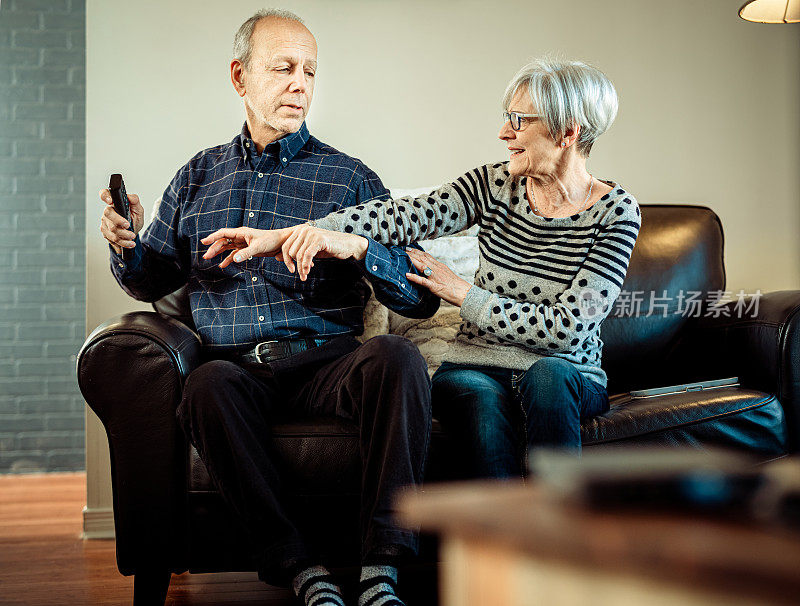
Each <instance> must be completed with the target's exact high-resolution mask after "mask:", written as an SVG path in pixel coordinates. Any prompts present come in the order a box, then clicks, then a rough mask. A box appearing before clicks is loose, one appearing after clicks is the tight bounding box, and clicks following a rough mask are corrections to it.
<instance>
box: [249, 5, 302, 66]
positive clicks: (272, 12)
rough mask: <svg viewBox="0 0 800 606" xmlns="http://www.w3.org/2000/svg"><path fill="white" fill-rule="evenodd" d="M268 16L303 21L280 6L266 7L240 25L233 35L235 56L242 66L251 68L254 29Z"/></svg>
mask: <svg viewBox="0 0 800 606" xmlns="http://www.w3.org/2000/svg"><path fill="white" fill-rule="evenodd" d="M267 17H277V18H278V19H286V20H287V21H297V22H298V23H302V22H303V20H302V19H301V18H300V17H298V16H297V15H295V14H294V13H293V12H291V11H285V10H281V9H279V8H265V9H262V10H260V11H258V12H257V13H256V14H255V15H253V16H252V17H250V18H249V19H248V20H247V21H245V22H244V23H242V25H241V26H240V27H239V31H237V32H236V35H235V36H234V37H233V58H234V60H235V61H238V62H239V63H241V64H242V67H244V68H245V69H250V57H251V55H252V54H253V44H252V38H253V30H254V29H255V28H256V23H258V22H259V21H261V20H262V19H266V18H267Z"/></svg>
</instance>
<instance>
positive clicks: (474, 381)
mask: <svg viewBox="0 0 800 606" xmlns="http://www.w3.org/2000/svg"><path fill="white" fill-rule="evenodd" d="M432 400H433V414H434V417H436V418H438V419H439V420H440V421H442V422H443V423H448V424H451V425H452V424H458V425H467V426H470V427H472V428H474V429H475V430H480V429H483V430H486V431H489V432H491V431H493V430H494V428H495V427H497V426H498V425H499V424H502V425H505V424H507V423H508V416H509V410H508V406H509V403H508V397H507V394H506V393H505V392H504V390H503V389H502V387H501V386H500V385H499V384H498V383H497V382H496V381H494V380H493V379H491V378H489V377H487V376H486V375H484V374H483V373H481V372H478V371H475V370H467V369H463V370H458V371H454V372H445V373H440V374H437V375H435V376H434V378H433V386H432Z"/></svg>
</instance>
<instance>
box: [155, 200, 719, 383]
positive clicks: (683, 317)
mask: <svg viewBox="0 0 800 606" xmlns="http://www.w3.org/2000/svg"><path fill="white" fill-rule="evenodd" d="M641 210H642V228H641V231H640V233H639V239H638V240H637V242H636V246H635V248H634V250H633V255H632V257H631V262H630V266H629V268H628V274H627V277H626V278H625V282H624V283H623V293H622V295H621V296H620V298H619V299H618V300H617V303H616V305H615V307H614V309H613V310H612V312H611V314H610V315H609V317H608V318H606V320H605V321H604V322H603V326H602V329H601V338H602V339H603V342H604V347H603V361H602V365H603V368H604V369H605V370H606V373H607V374H608V377H609V392H610V393H617V392H620V391H628V390H629V389H635V388H637V387H653V386H657V385H668V384H671V383H672V382H675V380H676V379H675V377H676V376H680V369H679V367H680V360H679V359H675V357H676V356H680V355H681V352H680V346H681V344H682V343H683V342H684V336H685V334H686V333H687V329H691V326H692V324H693V323H694V322H696V320H697V318H696V317H693V314H694V313H695V312H694V311H692V313H681V310H682V309H683V308H684V307H686V305H685V303H686V299H687V297H691V296H694V298H695V300H696V299H698V297H697V293H700V297H699V299H700V300H701V301H702V302H703V306H702V310H697V311H699V313H700V314H701V315H702V314H703V313H705V309H706V307H707V301H708V295H709V293H713V292H715V291H723V290H724V289H725V267H724V265H723V256H722V255H723V232H722V225H721V223H720V220H719V217H717V215H716V214H715V213H714V211H712V210H711V209H710V208H706V207H704V206H689V205H677V204H643V205H641ZM467 237H468V236H467ZM451 239H452V238H451ZM423 246H424V243H423ZM475 250H476V251H477V247H475ZM432 252H433V251H432ZM634 293H635V294H634ZM693 293H695V294H694V295H693ZM628 295H630V297H631V300H633V298H634V296H635V297H637V298H639V299H641V303H640V305H639V309H638V310H637V311H636V313H631V312H632V311H634V310H633V306H631V305H626V303H625V300H626V299H625V298H626V296H628ZM651 296H652V297H658V298H659V299H660V300H659V299H655V300H653V299H651ZM653 303H655V305H653ZM659 304H661V305H659ZM153 306H154V307H155V309H156V311H159V312H161V313H164V314H166V315H169V316H172V317H174V318H176V319H178V320H180V321H182V322H184V323H186V324H188V325H189V326H192V321H191V313H190V311H189V298H188V295H187V291H186V288H185V287H184V288H182V289H180V290H178V291H176V292H174V293H172V294H171V295H169V296H167V297H164V298H163V299H161V300H159V301H156V302H155V303H154V304H153ZM690 309H691V308H690ZM443 312H445V314H446V313H447V310H446V309H443V310H442V312H440V314H442V313H443ZM450 315H451V316H452V318H449V319H448V322H450V321H451V320H452V322H451V323H453V324H454V325H453V326H452V331H453V333H454V331H455V328H456V324H457V323H458V322H460V319H459V318H458V314H457V313H455V314H450ZM443 319H444V318H440V320H443ZM390 320H391V318H390ZM415 322H416V323H419V322H424V321H419V320H417V321H411V323H415ZM428 324H431V326H433V327H434V328H436V329H440V328H441V326H440V325H441V324H442V321H438V322H437V321H436V320H435V319H434V320H433V321H432V322H427V323H424V324H420V325H419V326H421V327H424V329H423V330H422V331H417V333H418V335H417V336H421V338H423V339H424V338H426V337H425V335H426V334H428V333H427V332H425V330H427V329H428V328H429V326H428ZM391 325H392V322H391V321H390V323H389V326H390V328H391ZM399 328H401V330H398V331H397V332H398V333H400V334H404V335H406V336H409V337H410V338H412V340H414V337H413V336H412V335H411V334H410V333H409V326H405V325H403V326H401V327H399ZM415 328H416V325H415ZM367 332H369V326H368V327H367ZM392 332H396V331H395V330H394V329H392ZM440 332H441V330H440ZM447 334H449V333H447ZM421 348H422V347H421ZM439 349H441V348H439ZM440 353H441V352H440ZM430 357H431V358H432V359H430V360H428V361H429V364H432V362H433V358H434V357H435V356H430ZM439 357H441V356H439ZM436 365H438V363H436ZM709 378H711V377H709Z"/></svg>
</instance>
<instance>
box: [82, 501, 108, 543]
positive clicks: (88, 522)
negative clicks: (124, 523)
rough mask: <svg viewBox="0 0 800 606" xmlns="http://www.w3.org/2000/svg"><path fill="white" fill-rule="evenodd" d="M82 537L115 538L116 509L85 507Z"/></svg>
mask: <svg viewBox="0 0 800 606" xmlns="http://www.w3.org/2000/svg"><path fill="white" fill-rule="evenodd" d="M81 538H84V539H113V538H114V510H113V509H112V508H111V507H95V508H89V507H84V508H83V533H82V534H81Z"/></svg>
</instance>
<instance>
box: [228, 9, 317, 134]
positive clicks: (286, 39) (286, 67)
mask: <svg viewBox="0 0 800 606" xmlns="http://www.w3.org/2000/svg"><path fill="white" fill-rule="evenodd" d="M251 41H252V48H253V52H252V55H251V57H250V65H249V66H248V68H247V69H243V66H241V64H240V63H239V62H238V61H234V62H233V63H232V64H231V76H232V78H233V82H234V87H236V90H237V92H238V93H239V94H240V95H241V96H242V97H243V98H244V104H245V108H246V112H247V119H248V123H249V124H250V130H251V133H250V134H251V135H252V136H253V138H254V139H255V138H259V139H263V138H265V137H267V138H268V139H269V140H273V141H274V140H276V139H279V138H281V137H283V136H285V135H288V134H290V133H294V132H297V131H298V130H299V129H300V126H301V125H302V124H303V120H305V118H306V115H307V114H308V111H309V109H310V108H311V99H312V98H313V96H314V76H315V72H316V69H317V42H316V40H314V36H312V35H311V32H309V31H308V29H306V27H305V26H304V25H303V24H301V23H297V22H296V21H288V20H286V19H278V18H274V17H269V18H266V19H262V20H261V21H259V22H258V23H256V26H255V28H254V30H253V37H252V40H251ZM237 66H238V67H237ZM253 131H255V132H253Z"/></svg>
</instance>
